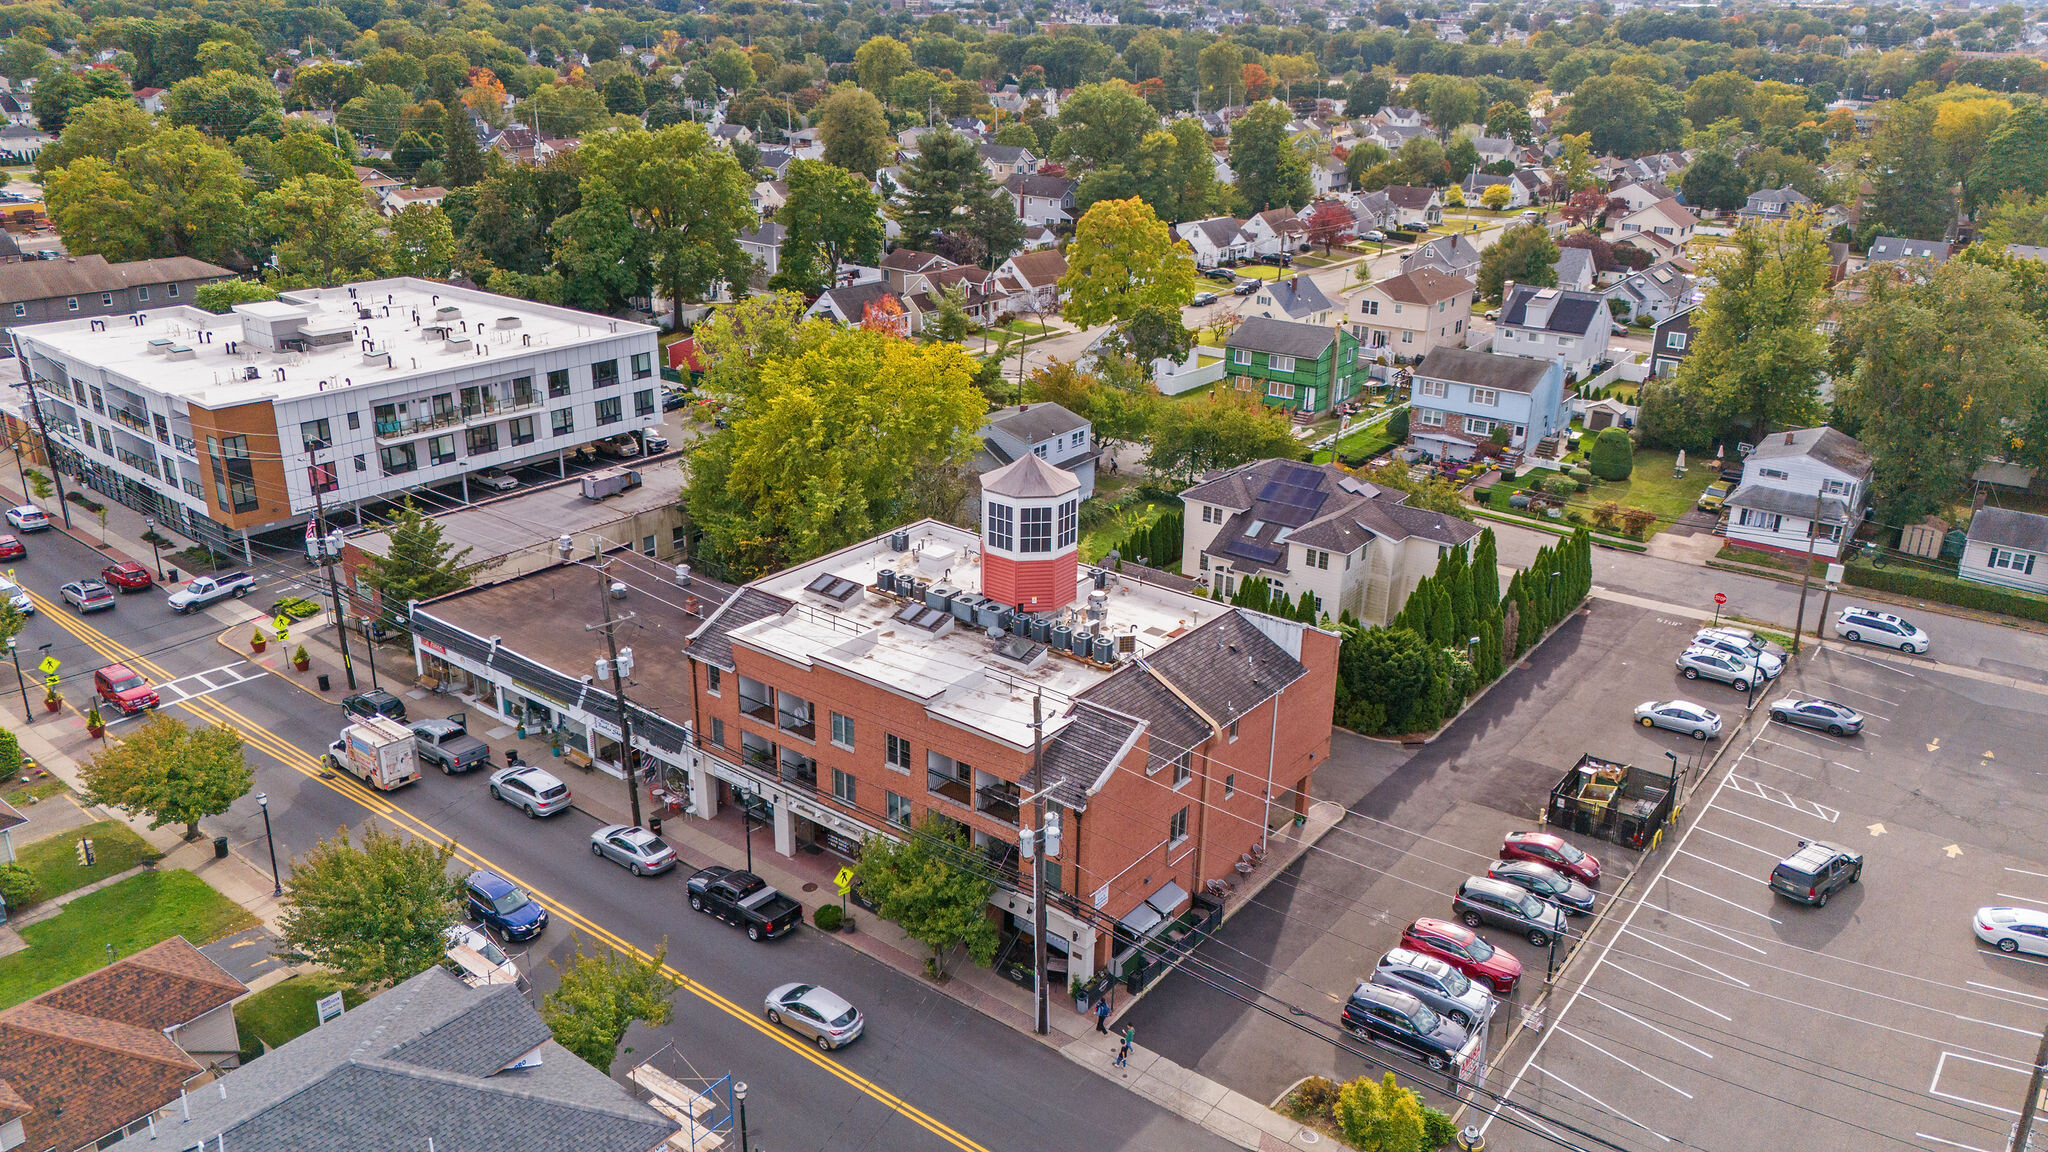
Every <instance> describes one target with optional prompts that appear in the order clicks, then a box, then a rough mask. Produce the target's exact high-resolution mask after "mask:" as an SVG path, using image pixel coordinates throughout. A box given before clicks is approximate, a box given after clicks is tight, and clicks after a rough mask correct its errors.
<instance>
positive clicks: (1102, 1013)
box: [1095, 996, 1109, 1036]
mask: <svg viewBox="0 0 2048 1152" xmlns="http://www.w3.org/2000/svg"><path fill="white" fill-rule="evenodd" d="M1095 1030H1096V1031H1097V1032H1100V1033H1102V1034H1103V1035H1105V1036H1106V1035H1108V1034H1109V997H1107V996H1104V997H1103V998H1102V999H1100V1000H1097V1001H1096V1002H1095Z"/></svg>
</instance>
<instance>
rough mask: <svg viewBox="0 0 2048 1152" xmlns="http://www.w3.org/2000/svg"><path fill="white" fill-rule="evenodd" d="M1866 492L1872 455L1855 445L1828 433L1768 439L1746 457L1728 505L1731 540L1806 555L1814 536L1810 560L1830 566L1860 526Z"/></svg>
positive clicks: (1810, 432)
mask: <svg viewBox="0 0 2048 1152" xmlns="http://www.w3.org/2000/svg"><path fill="white" fill-rule="evenodd" d="M1869 490H1870V453H1868V452H1865V451H1864V450H1863V445H1861V444H1859V443H1857V442H1856V440H1855V438H1853V437H1851V436H1848V435H1845V434H1844V433H1841V432H1837V431H1836V430H1834V429H1833V428H1829V427H1826V426H1822V427H1819V428H1798V429H1793V430H1791V431H1788V432H1773V433H1771V434H1770V435H1769V436H1766V437H1765V438H1764V441H1763V443H1761V444H1758V445H1757V446H1756V449H1755V450H1754V451H1752V452H1751V453H1750V454H1749V459H1748V460H1747V461H1746V462H1745V463H1744V465H1743V469H1742V483H1741V484H1740V485H1739V486H1737V487H1736V489H1735V492H1734V493H1733V494H1732V495H1730V496H1729V497H1728V505H1727V508H1728V513H1727V514H1728V521H1727V534H1728V539H1729V541H1730V542H1731V543H1736V544H1743V545H1746V546H1748V547H1751V548H1763V549H1767V550H1770V551H1776V552H1796V553H1802V554H1803V553H1804V552H1805V551H1806V548H1807V537H1808V535H1809V532H1811V535H1812V536H1813V551H1814V554H1815V555H1817V556H1825V557H1827V558H1828V559H1830V560H1833V559H1835V558H1837V557H1838V556H1839V555H1840V553H1841V543H1842V541H1843V540H1845V539H1850V538H1853V537H1854V536H1855V534H1856V526H1857V525H1858V524H1860V523H1862V521H1863V502H1864V498H1865V497H1866V496H1867V495H1868V493H1869ZM1816 502H1818V503H1817V504H1816ZM1816 506H1817V507H1818V509H1819V513H1820V516H1819V524H1818V527H1817V528H1815V527H1814V522H1815V517H1814V512H1815V509H1816Z"/></svg>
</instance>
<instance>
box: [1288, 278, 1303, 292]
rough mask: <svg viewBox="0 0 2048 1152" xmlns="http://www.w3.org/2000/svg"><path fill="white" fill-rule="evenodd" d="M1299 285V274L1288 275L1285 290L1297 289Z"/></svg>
mask: <svg viewBox="0 0 2048 1152" xmlns="http://www.w3.org/2000/svg"><path fill="white" fill-rule="evenodd" d="M1300 287H1301V277H1299V276H1289V277H1288V278H1287V290H1288V291H1289V292H1293V291H1297V290H1298V289H1300Z"/></svg>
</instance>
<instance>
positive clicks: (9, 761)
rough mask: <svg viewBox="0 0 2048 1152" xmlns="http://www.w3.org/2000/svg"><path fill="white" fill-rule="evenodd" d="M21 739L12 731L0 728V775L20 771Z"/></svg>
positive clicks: (10, 774)
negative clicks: (16, 737) (15, 736)
mask: <svg viewBox="0 0 2048 1152" xmlns="http://www.w3.org/2000/svg"><path fill="white" fill-rule="evenodd" d="M21 763H22V760H21V741H19V740H17V739H15V738H14V733H12V732H9V731H7V730H6V729H5V728H0V776H9V777H11V776H14V775H15V774H16V773H18V772H20V771H21Z"/></svg>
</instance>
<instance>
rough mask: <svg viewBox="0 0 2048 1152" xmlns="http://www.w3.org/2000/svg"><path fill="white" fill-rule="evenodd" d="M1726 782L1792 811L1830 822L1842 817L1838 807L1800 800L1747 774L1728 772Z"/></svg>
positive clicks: (1741, 790)
mask: <svg viewBox="0 0 2048 1152" xmlns="http://www.w3.org/2000/svg"><path fill="white" fill-rule="evenodd" d="M1787 771H1790V769H1787ZM1728 782H1729V783H1730V784H1733V785H1734V786H1735V790H1736V791H1737V792H1741V793H1743V794H1745V795H1749V796H1754V797H1756V798H1757V799H1759V800H1768V801H1770V802H1771V803H1773V804H1776V805H1778V806H1779V807H1781V808H1790V809H1791V810H1793V811H1794V812H1799V813H1803V814H1805V815H1807V816H1814V817H1818V818H1819V819H1822V820H1825V821H1827V822H1828V823H1830V824H1833V823H1834V822H1835V821H1837V820H1840V819H1841V818H1842V812H1841V809H1839V808H1830V807H1828V806H1827V805H1825V804H1816V803H1814V802H1813V801H1811V800H1801V799H1800V798H1799V797H1797V796H1794V795H1792V794H1791V793H1790V792H1787V791H1785V790H1784V789H1783V788H1778V787H1774V786H1772V785H1770V784H1766V783H1764V782H1763V781H1761V780H1754V779H1751V778H1750V777H1748V776H1742V775H1739V774H1737V773H1734V772H1730V773H1729V774H1728ZM1773 793H1776V795H1773Z"/></svg>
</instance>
